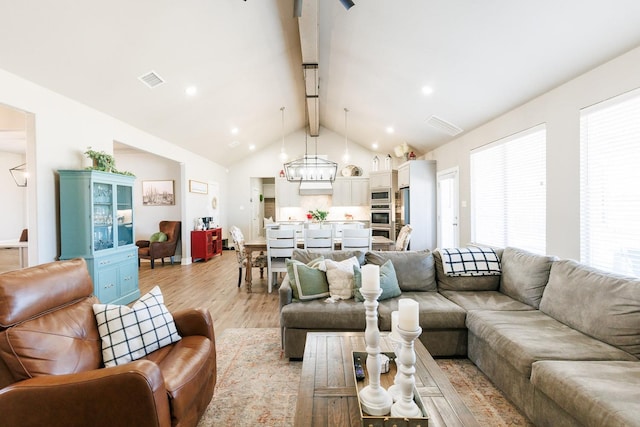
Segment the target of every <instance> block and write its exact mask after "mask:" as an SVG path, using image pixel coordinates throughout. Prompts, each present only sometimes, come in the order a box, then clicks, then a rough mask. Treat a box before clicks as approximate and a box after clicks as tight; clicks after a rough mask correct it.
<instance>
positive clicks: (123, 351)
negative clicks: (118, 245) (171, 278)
mask: <svg viewBox="0 0 640 427" xmlns="http://www.w3.org/2000/svg"><path fill="white" fill-rule="evenodd" d="M93 313H94V314H95V316H96V322H97V323H98V332H99V334H100V338H102V359H103V362H104V365H105V366H116V365H121V364H123V363H128V362H131V361H133V360H137V359H140V358H142V357H144V356H146V355H147V354H149V353H152V352H154V351H156V350H158V349H159V348H161V347H164V346H166V345H169V344H172V343H174V342H177V341H179V340H180V335H178V331H177V329H176V325H175V322H174V321H173V316H171V313H169V310H167V307H165V305H164V299H163V298H162V292H161V291H160V288H159V287H158V286H156V287H154V288H153V289H151V291H149V293H148V294H145V295H144V296H142V297H141V298H140V299H139V300H138V301H136V303H135V304H134V305H133V307H131V308H129V307H127V306H126V305H115V304H94V305H93Z"/></svg>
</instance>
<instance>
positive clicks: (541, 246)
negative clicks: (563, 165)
mask: <svg viewBox="0 0 640 427" xmlns="http://www.w3.org/2000/svg"><path fill="white" fill-rule="evenodd" d="M470 160H471V220H472V226H471V230H472V231H471V233H472V240H473V242H474V243H477V244H481V245H491V246H499V247H505V246H517V247H519V248H522V249H526V250H529V251H532V252H536V253H544V252H545V249H546V214H547V209H546V198H547V196H546V194H547V191H546V127H545V126H544V125H540V126H536V127H534V128H531V129H529V130H526V131H523V132H520V133H518V134H516V135H513V136H511V137H508V138H504V139H501V140H499V141H496V142H494V143H491V144H489V145H486V146H484V147H480V148H477V149H475V150H472V151H471V159H470Z"/></svg>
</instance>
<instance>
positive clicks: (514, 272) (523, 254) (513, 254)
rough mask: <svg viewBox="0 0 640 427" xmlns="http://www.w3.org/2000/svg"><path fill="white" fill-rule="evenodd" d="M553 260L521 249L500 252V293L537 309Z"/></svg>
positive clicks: (506, 249)
mask: <svg viewBox="0 0 640 427" xmlns="http://www.w3.org/2000/svg"><path fill="white" fill-rule="evenodd" d="M555 259H556V258H555V257H553V256H546V255H538V254H534V253H531V252H527V251H524V250H522V249H517V248H511V247H507V248H505V249H504V251H503V252H502V279H501V280H500V292H502V293H503V294H505V295H509V296H510V297H512V298H514V299H517V300H518V301H520V302H523V303H525V304H528V305H530V306H531V307H534V308H536V309H537V308H538V307H540V300H541V299H542V292H543V291H544V287H545V286H546V285H547V282H548V281H549V271H550V270H551V264H552V263H553V261H554V260H555Z"/></svg>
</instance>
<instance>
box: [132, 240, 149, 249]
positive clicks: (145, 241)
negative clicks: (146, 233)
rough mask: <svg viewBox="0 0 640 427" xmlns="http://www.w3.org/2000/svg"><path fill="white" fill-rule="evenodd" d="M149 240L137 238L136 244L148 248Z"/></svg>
mask: <svg viewBox="0 0 640 427" xmlns="http://www.w3.org/2000/svg"><path fill="white" fill-rule="evenodd" d="M150 244H151V242H150V241H149V240H137V241H136V246H137V247H139V248H148V247H149V245H150Z"/></svg>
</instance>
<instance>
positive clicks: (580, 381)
mask: <svg viewBox="0 0 640 427" xmlns="http://www.w3.org/2000/svg"><path fill="white" fill-rule="evenodd" d="M531 383H532V384H533V385H534V386H535V388H536V389H537V390H538V391H540V392H542V393H544V394H545V395H546V396H547V397H549V398H550V399H551V400H553V401H554V403H555V404H556V405H558V406H560V407H561V408H562V409H564V410H565V411H566V412H567V413H569V414H571V416H572V417H574V418H575V419H576V420H578V421H579V422H580V423H582V424H583V425H598V426H640V387H638V384H640V362H566V361H541V362H536V363H534V364H533V369H532V372H531Z"/></svg>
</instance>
